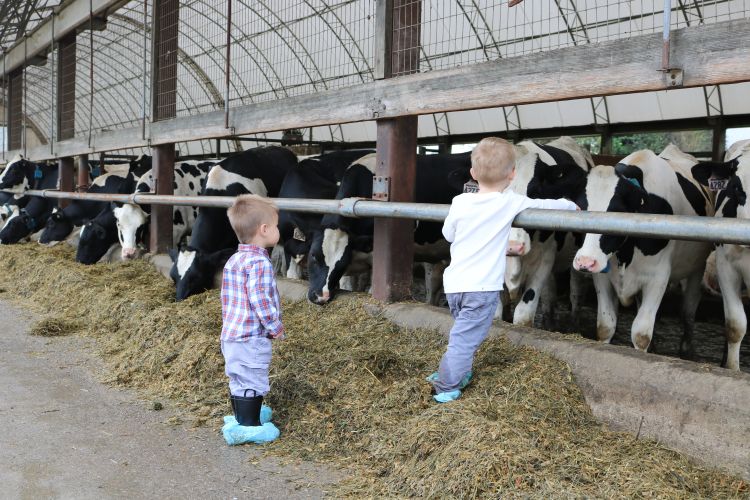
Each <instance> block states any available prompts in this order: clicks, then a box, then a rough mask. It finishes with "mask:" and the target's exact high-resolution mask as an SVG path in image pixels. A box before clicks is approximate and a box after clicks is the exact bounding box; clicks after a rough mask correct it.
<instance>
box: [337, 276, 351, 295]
mask: <svg viewBox="0 0 750 500" xmlns="http://www.w3.org/2000/svg"><path fill="white" fill-rule="evenodd" d="M339 289H340V290H347V291H349V292H353V291H354V276H352V275H350V274H345V275H343V276H342V277H341V280H339Z"/></svg>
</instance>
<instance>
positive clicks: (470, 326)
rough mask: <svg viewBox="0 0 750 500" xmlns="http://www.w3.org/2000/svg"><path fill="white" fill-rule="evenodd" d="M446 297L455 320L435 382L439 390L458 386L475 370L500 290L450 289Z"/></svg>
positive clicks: (448, 389) (498, 300) (439, 391)
mask: <svg viewBox="0 0 750 500" xmlns="http://www.w3.org/2000/svg"><path fill="white" fill-rule="evenodd" d="M446 298H447V299H448V307H449V308H450V311H451V315H452V316H453V319H454V320H455V323H453V328H451V333H450V337H449V338H448V349H447V350H446V352H445V354H444V355H443V359H441V360H440V368H439V369H438V380H437V381H435V382H434V384H433V385H434V386H435V391H436V392H438V393H441V392H449V391H453V390H455V389H458V386H459V384H460V383H461V379H462V378H463V377H464V375H466V374H467V373H468V372H470V371H471V365H472V364H473V363H474V353H475V352H477V349H479V346H480V345H481V343H482V342H484V339H485V338H487V333H488V332H489V331H490V326H492V319H493V317H494V315H495V309H497V305H498V303H499V302H500V292H499V291H496V292H463V293H448V294H446Z"/></svg>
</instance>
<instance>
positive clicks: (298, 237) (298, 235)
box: [292, 226, 305, 241]
mask: <svg viewBox="0 0 750 500" xmlns="http://www.w3.org/2000/svg"><path fill="white" fill-rule="evenodd" d="M292 238H293V239H295V240H297V241H305V233H303V232H302V231H301V230H300V228H298V227H297V226H294V234H293V235H292Z"/></svg>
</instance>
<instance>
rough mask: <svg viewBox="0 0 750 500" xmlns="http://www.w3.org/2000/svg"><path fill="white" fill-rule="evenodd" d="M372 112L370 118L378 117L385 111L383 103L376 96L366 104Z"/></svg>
mask: <svg viewBox="0 0 750 500" xmlns="http://www.w3.org/2000/svg"><path fill="white" fill-rule="evenodd" d="M367 107H368V108H369V109H370V112H371V113H372V118H373V119H375V118H380V115H381V114H383V112H384V111H385V104H383V101H381V100H380V99H378V98H373V99H371V100H370V103H369V104H368V106H367Z"/></svg>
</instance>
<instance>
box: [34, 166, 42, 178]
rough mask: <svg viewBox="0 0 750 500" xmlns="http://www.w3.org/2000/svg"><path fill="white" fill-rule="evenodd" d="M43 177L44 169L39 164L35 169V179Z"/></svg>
mask: <svg viewBox="0 0 750 500" xmlns="http://www.w3.org/2000/svg"><path fill="white" fill-rule="evenodd" d="M41 178H42V169H41V168H39V165H37V166H36V168H35V169H34V179H41Z"/></svg>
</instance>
